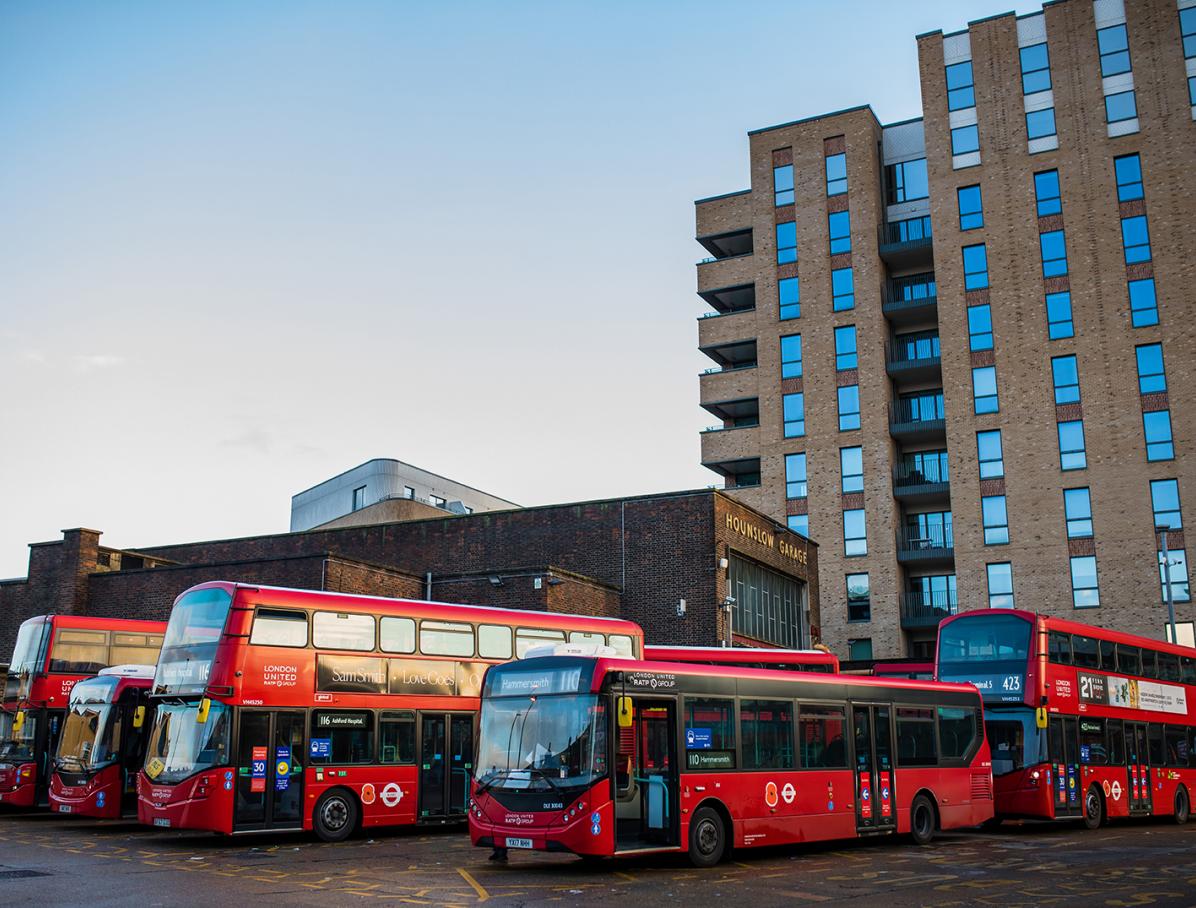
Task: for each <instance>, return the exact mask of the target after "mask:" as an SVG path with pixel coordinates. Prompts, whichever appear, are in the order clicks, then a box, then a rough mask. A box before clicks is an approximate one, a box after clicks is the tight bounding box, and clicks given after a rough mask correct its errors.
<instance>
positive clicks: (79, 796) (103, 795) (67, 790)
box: [50, 766, 124, 819]
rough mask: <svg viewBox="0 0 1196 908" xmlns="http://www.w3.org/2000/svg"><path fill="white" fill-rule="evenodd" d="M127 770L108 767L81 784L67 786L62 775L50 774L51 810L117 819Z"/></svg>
mask: <svg viewBox="0 0 1196 908" xmlns="http://www.w3.org/2000/svg"><path fill="white" fill-rule="evenodd" d="M123 783H124V772H122V770H121V768H120V767H119V766H105V767H104V768H103V769H101V770H100V771H99V772H97V773H96V774H95V775H94V776H92V777H91V778H90V779H88V780H87V781H86V782H84V783H83V784H82V785H64V784H63V781H62V778H61V776H59V775H58V773H54V775H52V776H51V777H50V810H51V811H53V812H54V813H69V814H79V815H80V816H84V817H100V818H102V819H115V818H118V817H120V815H121V802H122V796H123V794H124V792H123V791H122V789H123V787H124V784H123Z"/></svg>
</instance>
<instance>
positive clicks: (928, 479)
mask: <svg viewBox="0 0 1196 908" xmlns="http://www.w3.org/2000/svg"><path fill="white" fill-rule="evenodd" d="M893 497H894V498H897V499H900V500H911V499H918V500H920V501H927V500H930V499H945V498H950V497H951V484H950V482H949V481H948V479H947V471H946V470H945V469H939V468H938V466H937V465H936V464H934V463H927V464H923V465H922V466H920V467H918V466H915V465H914V464H912V463H899V464H897V466H895V467H893Z"/></svg>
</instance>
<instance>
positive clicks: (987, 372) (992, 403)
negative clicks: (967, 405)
mask: <svg viewBox="0 0 1196 908" xmlns="http://www.w3.org/2000/svg"><path fill="white" fill-rule="evenodd" d="M972 397H973V398H974V400H975V403H976V412H977V413H996V412H997V410H999V409H1000V405H999V403H998V402H997V367H996V366H977V367H976V368H975V369H973V370H972Z"/></svg>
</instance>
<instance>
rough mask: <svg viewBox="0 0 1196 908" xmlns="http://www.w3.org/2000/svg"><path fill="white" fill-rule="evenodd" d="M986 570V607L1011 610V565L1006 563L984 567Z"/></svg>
mask: <svg viewBox="0 0 1196 908" xmlns="http://www.w3.org/2000/svg"><path fill="white" fill-rule="evenodd" d="M986 567H987V569H988V607H989V608H1013V565H1011V564H1010V563H1009V562H1008V561H1001V562H998V563H996V564H990V565H986Z"/></svg>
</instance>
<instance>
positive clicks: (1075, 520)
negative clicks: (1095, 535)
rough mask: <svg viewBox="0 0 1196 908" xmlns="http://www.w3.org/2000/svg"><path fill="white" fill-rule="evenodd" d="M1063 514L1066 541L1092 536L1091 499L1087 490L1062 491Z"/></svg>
mask: <svg viewBox="0 0 1196 908" xmlns="http://www.w3.org/2000/svg"><path fill="white" fill-rule="evenodd" d="M1063 513H1064V518H1065V520H1066V521H1067V538H1068V539H1088V538H1089V537H1091V536H1092V498H1091V496H1090V494H1089V492H1088V489H1064V490H1063Z"/></svg>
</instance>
